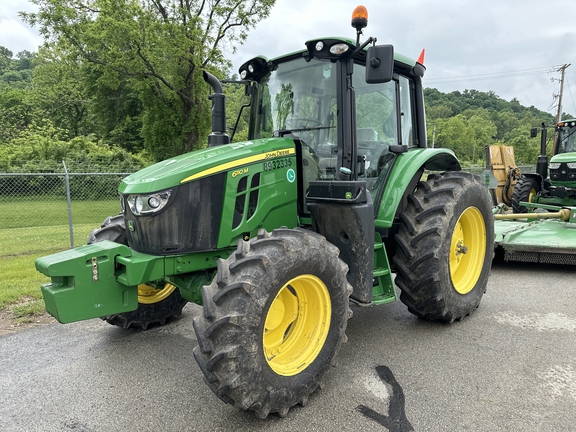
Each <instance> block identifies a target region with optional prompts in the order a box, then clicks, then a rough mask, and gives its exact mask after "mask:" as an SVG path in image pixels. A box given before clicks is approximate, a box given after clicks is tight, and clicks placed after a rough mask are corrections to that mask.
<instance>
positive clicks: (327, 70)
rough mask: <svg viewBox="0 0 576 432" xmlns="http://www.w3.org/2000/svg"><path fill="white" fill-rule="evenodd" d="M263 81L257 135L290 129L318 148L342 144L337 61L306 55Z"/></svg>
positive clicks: (260, 136) (266, 135) (269, 135)
mask: <svg viewBox="0 0 576 432" xmlns="http://www.w3.org/2000/svg"><path fill="white" fill-rule="evenodd" d="M261 84H262V85H263V88H262V94H261V101H262V102H261V109H260V112H259V118H258V121H257V125H258V127H257V131H256V134H257V138H266V137H272V136H274V135H275V133H276V134H277V133H278V132H281V131H284V132H288V131H290V132H292V133H293V134H294V135H296V136H297V137H298V138H299V139H300V140H301V141H302V142H303V143H305V144H306V145H308V146H310V147H312V148H314V149H315V150H320V149H321V148H322V147H326V148H327V149H328V150H329V148H330V147H335V146H337V145H338V142H337V139H338V138H337V130H336V91H337V79H336V65H335V64H334V63H331V62H329V61H320V60H316V59H312V60H310V61H309V62H306V61H305V60H304V58H300V59H295V60H292V61H289V62H285V63H280V64H279V65H278V68H277V69H276V70H275V71H273V72H271V73H270V75H269V76H268V77H267V78H265V79H264V81H263V82H262V83H261Z"/></svg>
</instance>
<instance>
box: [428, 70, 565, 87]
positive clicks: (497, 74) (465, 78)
mask: <svg viewBox="0 0 576 432" xmlns="http://www.w3.org/2000/svg"><path fill="white" fill-rule="evenodd" d="M556 68H558V66H550V67H543V68H533V69H522V70H516V71H507V72H492V73H486V74H475V75H460V76H452V77H444V78H431V79H426V83H427V84H429V83H431V82H432V83H434V82H438V83H446V84H449V83H453V82H459V81H487V80H493V79H503V78H516V77H520V76H530V75H541V74H544V73H550V72H553V71H554V69H556Z"/></svg>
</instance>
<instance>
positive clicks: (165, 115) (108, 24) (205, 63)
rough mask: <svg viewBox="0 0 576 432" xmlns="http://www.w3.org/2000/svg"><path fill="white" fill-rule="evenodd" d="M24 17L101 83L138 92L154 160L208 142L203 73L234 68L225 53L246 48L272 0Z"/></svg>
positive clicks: (41, 1)
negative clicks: (126, 82) (88, 66)
mask: <svg viewBox="0 0 576 432" xmlns="http://www.w3.org/2000/svg"><path fill="white" fill-rule="evenodd" d="M32 1H33V3H35V4H36V5H37V6H38V8H39V10H38V12H37V13H24V14H22V16H23V18H24V19H25V20H26V21H27V22H28V23H30V24H31V25H39V29H40V32H41V34H43V35H44V36H45V38H46V40H47V41H49V42H53V43H55V42H57V43H58V44H64V46H65V47H66V48H67V49H70V51H72V50H73V52H74V54H75V55H76V56H77V58H78V59H79V60H81V61H83V62H88V63H91V64H93V65H94V67H95V68H98V69H99V71H100V72H101V76H100V78H99V79H98V82H97V84H98V85H99V86H104V87H108V88H110V89H116V88H118V85H119V84H120V82H121V77H123V78H126V79H129V80H130V85H131V86H133V88H135V89H137V91H138V93H139V95H140V98H141V101H142V105H143V107H144V114H143V116H142V121H143V127H142V135H143V136H144V138H145V142H146V146H147V148H148V149H149V150H150V151H151V152H152V153H153V154H154V156H155V157H156V158H158V159H159V158H163V157H167V156H169V155H173V154H176V153H183V152H187V151H190V150H193V149H196V148H199V147H203V146H204V145H205V143H206V138H205V137H206V133H207V131H208V129H209V124H210V121H209V115H210V109H209V105H208V101H207V95H208V88H207V86H206V85H205V84H204V82H203V81H202V79H201V73H200V72H201V70H206V69H208V70H210V71H211V72H212V73H216V74H217V75H219V76H223V73H222V72H221V71H223V72H225V71H226V69H227V68H228V67H229V66H230V64H229V62H228V61H227V60H226V59H225V57H224V52H223V49H224V47H225V46H226V47H233V48H232V49H234V47H235V46H237V44H238V43H242V42H243V41H244V40H245V39H246V37H247V32H248V30H249V29H250V28H252V27H254V25H255V24H256V23H257V22H258V21H260V20H261V19H263V18H265V17H267V16H268V14H269V12H270V9H271V8H272V6H273V5H274V3H275V0H250V1H238V0H212V1H211V2H206V1H204V0H188V1H185V2H183V1H177V0H151V1H145V0H32Z"/></svg>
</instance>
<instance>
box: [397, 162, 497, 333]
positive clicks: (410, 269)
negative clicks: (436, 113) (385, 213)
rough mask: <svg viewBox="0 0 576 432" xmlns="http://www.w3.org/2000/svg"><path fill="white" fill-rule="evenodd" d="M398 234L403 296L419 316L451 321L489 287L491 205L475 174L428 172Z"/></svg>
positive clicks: (474, 305) (471, 306)
mask: <svg viewBox="0 0 576 432" xmlns="http://www.w3.org/2000/svg"><path fill="white" fill-rule="evenodd" d="M400 219H401V226H400V229H399V232H398V234H397V235H396V243H397V252H396V256H395V257H394V264H395V266H396V269H397V272H398V273H397V276H396V285H398V287H399V288H400V290H401V294H400V300H401V301H402V302H403V303H404V304H406V305H407V306H408V310H409V311H410V312H411V313H413V314H415V315H416V316H418V317H421V318H425V319H427V320H431V321H441V322H446V323H451V322H453V321H454V320H460V319H461V318H463V317H465V316H466V315H469V314H470V313H472V312H473V311H474V310H475V309H476V308H477V307H478V305H479V304H480V300H481V299H482V296H483V295H484V293H485V291H486V285H487V283H488V276H489V274H490V266H491V262H492V257H493V254H494V224H493V216H492V206H491V202H490V197H489V195H488V191H487V190H486V188H485V187H484V186H483V185H482V184H481V183H480V182H479V181H478V180H477V179H476V178H475V177H474V176H472V175H470V174H467V173H462V172H459V171H456V172H447V173H444V174H441V175H435V174H433V175H430V176H429V177H428V180H427V181H426V182H419V183H418V185H417V188H416V191H415V192H414V193H413V194H411V195H409V196H408V204H407V207H406V209H405V211H404V212H403V213H402V214H401V215H400Z"/></svg>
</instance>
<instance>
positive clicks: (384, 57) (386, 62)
mask: <svg viewBox="0 0 576 432" xmlns="http://www.w3.org/2000/svg"><path fill="white" fill-rule="evenodd" d="M393 74H394V46H393V45H376V46H371V47H370V48H368V51H367V52H366V82H367V83H368V84H379V83H385V82H389V81H392V76H393Z"/></svg>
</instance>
